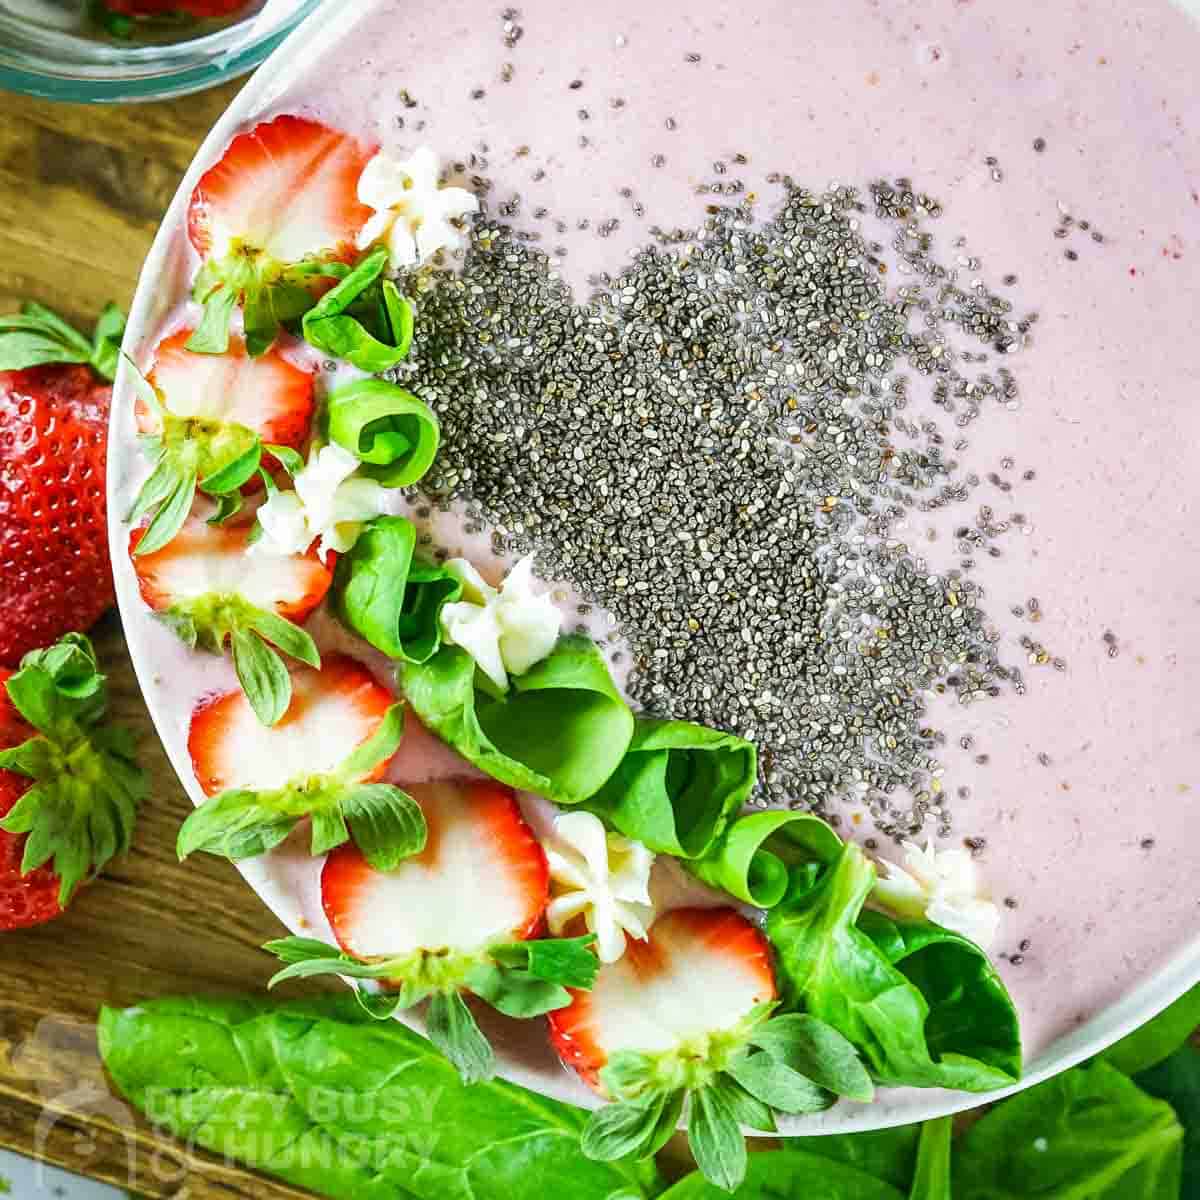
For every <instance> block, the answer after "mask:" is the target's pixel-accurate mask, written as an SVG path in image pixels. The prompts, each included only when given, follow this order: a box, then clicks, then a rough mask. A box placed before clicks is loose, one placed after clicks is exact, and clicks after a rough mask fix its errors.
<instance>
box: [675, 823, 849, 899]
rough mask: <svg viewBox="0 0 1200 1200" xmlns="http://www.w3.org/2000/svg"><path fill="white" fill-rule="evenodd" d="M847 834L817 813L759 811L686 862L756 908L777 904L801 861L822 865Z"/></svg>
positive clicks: (707, 880) (803, 864)
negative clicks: (840, 832) (838, 831)
mask: <svg viewBox="0 0 1200 1200" xmlns="http://www.w3.org/2000/svg"><path fill="white" fill-rule="evenodd" d="M841 848H842V839H841V838H839V837H838V835H837V834H836V833H834V831H833V830H832V829H831V828H830V827H829V826H828V825H826V824H825V822H824V821H822V820H821V819H820V818H819V817H814V816H813V815H812V814H811V813H796V812H753V813H747V814H746V815H745V816H742V817H739V818H737V819H736V820H734V821H733V822H732V823H731V824H730V825H729V826H728V828H727V829H726V830H725V832H724V834H723V835H722V836H721V838H720V839H719V840H718V841H717V843H716V844H715V845H714V846H712V847H710V848H709V850H708V852H707V853H706V854H705V855H704V857H703V858H699V859H695V860H694V861H685V863H684V865H685V866H686V867H687V869H688V870H689V871H691V873H692V874H693V875H695V876H696V877H697V878H698V879H702V880H703V881H704V882H705V883H707V884H709V886H711V887H716V888H721V889H722V890H724V891H726V892H728V893H729V894H730V895H731V896H736V897H737V898H738V899H739V900H741V901H743V902H744V903H746V904H753V905H754V906H755V908H774V907H775V905H777V904H778V903H779V902H780V901H781V900H782V899H783V898H784V895H785V893H786V892H787V890H788V888H789V886H790V885H791V883H792V881H793V874H794V873H795V871H796V868H797V867H800V868H801V869H802V870H803V868H804V867H806V866H808V865H815V866H817V867H821V866H824V865H826V864H827V863H830V862H832V861H833V860H834V859H835V858H837V856H838V854H839V853H840V852H841Z"/></svg>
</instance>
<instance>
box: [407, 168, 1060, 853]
mask: <svg viewBox="0 0 1200 1200" xmlns="http://www.w3.org/2000/svg"><path fill="white" fill-rule="evenodd" d="M653 161H654V163H655V165H659V166H660V165H662V163H663V162H665V159H664V158H663V156H661V155H656V156H655V158H654V160H653ZM784 188H785V193H784V197H783V203H782V205H781V207H780V209H779V211H778V212H777V214H776V216H775V217H774V219H773V220H771V221H770V222H768V223H766V224H763V223H761V222H756V221H755V220H754V213H753V211H752V209H751V207H750V204H749V201H748V200H747V201H746V202H744V203H742V204H740V205H737V206H734V205H727V206H724V207H722V206H713V207H712V208H711V209H710V210H709V212H708V213H707V216H706V219H705V221H704V225H703V230H683V229H678V230H674V231H666V230H662V229H652V230H651V234H652V236H654V237H656V238H657V241H658V244H656V245H652V246H650V247H649V248H646V249H644V250H642V251H640V252H638V253H637V255H636V256H635V258H634V260H633V262H632V264H631V265H630V266H629V267H627V268H626V269H625V270H624V271H623V272H622V273H621V274H620V275H618V276H617V277H615V278H612V277H609V276H607V275H604V276H597V277H594V279H593V280H592V283H593V286H594V287H595V288H596V293H595V294H594V295H593V296H592V297H591V299H590V300H589V301H588V302H586V303H583V304H577V303H576V302H575V301H574V298H573V297H572V295H571V293H570V292H569V290H568V289H567V287H566V286H565V284H563V283H562V282H561V280H559V279H558V278H557V277H556V276H552V275H551V273H550V263H549V260H548V259H547V257H546V255H545V254H544V253H543V252H541V251H539V250H537V249H536V248H535V247H533V246H530V245H528V244H526V243H524V242H522V241H520V240H519V239H518V238H517V237H516V235H514V234H513V233H512V232H511V231H510V230H508V229H507V228H505V227H504V225H503V224H501V223H498V222H497V221H496V220H495V219H494V218H492V217H489V215H488V214H487V212H486V209H485V211H484V213H483V214H482V215H481V217H480V218H479V219H478V221H477V223H476V225H475V228H474V235H473V241H472V246H471V249H470V251H469V252H468V254H467V257H466V260H465V262H464V263H463V266H462V271H461V273H449V272H447V273H444V274H442V275H441V276H439V281H438V285H437V286H436V287H432V288H430V287H426V288H425V289H424V290H423V291H422V292H421V293H420V294H421V297H422V301H421V307H422V311H421V320H420V321H419V322H418V323H417V333H416V338H415V341H414V348H413V355H412V358H411V360H410V363H406V364H405V366H404V367H403V368H402V369H400V373H399V374H398V376H397V377H398V378H399V377H400V375H402V377H403V382H404V385H405V386H406V387H409V388H411V389H412V390H413V391H414V392H416V393H417V394H418V395H420V396H421V397H422V398H423V399H424V400H426V401H427V402H428V403H429V404H431V405H432V406H433V408H434V409H435V410H436V411H437V413H438V415H439V418H440V420H441V423H442V448H441V452H440V454H439V457H438V460H437V463H436V464H435V466H434V469H433V471H432V473H431V475H430V476H429V477H427V480H426V481H425V483H424V485H423V486H424V487H425V488H426V490H427V492H428V494H429V496H430V497H431V499H432V502H433V503H437V504H445V503H446V502H448V501H451V500H461V501H465V502H467V503H468V505H469V506H470V508H471V511H472V512H473V513H474V514H475V517H476V519H477V520H479V521H481V522H484V523H485V524H486V525H487V526H490V528H491V529H492V530H493V531H495V532H494V536H493V542H494V545H495V546H496V547H497V549H498V550H499V551H501V552H504V553H510V554H517V553H526V552H529V551H533V552H536V554H537V557H538V571H539V574H540V575H541V576H542V577H543V578H547V579H554V580H561V581H563V582H564V583H566V582H569V583H571V584H572V585H573V586H574V587H575V589H576V590H577V591H578V592H579V594H580V595H581V596H582V597H583V600H584V602H585V603H586V604H589V605H595V606H596V607H597V608H599V609H601V610H603V611H604V612H606V613H608V614H611V616H612V617H613V618H615V620H616V623H617V625H618V626H619V632H620V634H621V635H622V636H623V638H624V639H625V642H626V648H627V650H628V658H629V663H630V674H629V675H628V677H627V679H626V687H627V689H628V692H629V694H630V697H631V699H632V700H633V702H634V703H635V704H636V705H637V706H638V707H640V708H641V709H643V710H644V711H646V712H648V713H652V714H656V715H669V716H673V717H677V718H681V719H688V720H695V721H700V722H704V723H706V724H709V725H713V726H715V727H718V728H724V729H730V730H733V731H736V732H738V733H740V734H742V735H743V736H746V737H749V738H751V739H753V740H754V741H756V742H757V743H758V744H759V745H760V747H761V748H762V750H763V754H762V767H761V774H760V781H759V782H760V787H759V789H758V792H757V796H756V798H757V800H758V801H760V802H779V803H786V804H788V805H790V806H793V807H797V808H805V809H818V810H821V811H825V810H826V809H827V808H831V807H832V806H833V805H834V804H835V803H836V801H837V798H838V797H840V796H843V795H854V796H856V797H859V798H861V799H862V802H863V803H865V804H866V806H867V807H868V809H869V810H870V812H871V815H872V817H873V819H874V821H875V823H876V826H877V828H878V829H879V831H880V832H881V833H882V834H884V835H885V836H888V837H893V838H899V837H907V836H912V835H914V834H917V833H919V832H920V831H921V830H922V829H923V828H924V827H925V825H926V824H927V822H928V821H931V820H934V818H935V817H936V820H937V828H938V830H939V832H948V831H949V823H948V818H947V817H946V815H945V813H944V812H943V801H944V799H945V796H946V787H945V783H944V781H943V779H942V772H941V766H940V763H939V760H938V758H937V749H938V747H939V746H940V745H941V744H943V743H944V741H945V738H944V735H942V734H941V733H940V732H939V731H937V730H935V729H933V728H932V727H930V726H929V723H928V718H927V713H926V705H927V700H928V697H929V695H930V694H931V693H933V692H935V691H936V692H941V693H948V694H950V695H951V696H953V697H955V698H956V699H957V700H958V702H959V703H960V704H962V705H969V704H972V703H976V702H978V701H980V700H983V699H986V698H988V697H991V696H994V695H998V694H999V693H1000V688H999V686H998V684H999V683H1000V682H1002V681H1009V682H1012V683H1013V686H1014V687H1017V689H1018V690H1022V689H1023V684H1020V677H1019V674H1016V673H1015V672H1013V671H1011V670H1010V669H1009V668H1006V667H1004V666H1002V664H1001V663H1000V661H999V658H998V648H997V643H998V641H999V637H1000V635H999V632H998V631H996V630H994V629H992V628H991V626H990V625H989V624H988V622H987V621H986V618H985V616H984V613H983V611H982V609H981V608H980V603H981V601H982V591H981V589H979V588H978V586H977V585H976V584H974V583H973V582H971V581H970V580H968V579H963V578H961V577H958V576H951V575H947V576H940V575H938V574H936V573H934V572H931V570H930V568H929V567H928V565H927V564H926V563H925V562H924V561H923V560H922V559H921V558H920V555H919V551H916V550H914V549H913V548H912V547H911V546H909V545H908V544H906V543H905V542H904V541H902V540H901V539H900V537H898V536H896V531H895V526H897V525H898V524H899V523H900V522H902V521H904V520H905V519H906V518H908V517H909V516H910V515H911V514H912V513H913V512H914V511H916V510H921V511H932V510H934V509H939V508H942V507H947V506H949V505H952V504H961V503H963V502H964V501H966V500H968V497H969V494H970V489H969V483H968V481H965V480H964V479H963V477H961V476H959V475H958V474H956V471H955V465H954V464H953V463H952V462H950V461H949V460H948V459H947V458H946V457H945V456H944V453H943V449H942V446H943V443H944V441H945V439H944V436H943V434H942V433H941V432H940V431H939V429H938V425H937V422H936V421H933V420H918V419H915V418H910V417H909V416H907V415H906V410H907V409H909V408H910V405H912V404H913V403H914V401H915V398H916V397H915V392H916V388H915V386H914V382H913V380H914V378H916V379H922V378H923V379H926V380H928V381H929V383H930V385H931V386H932V389H933V390H934V392H935V399H936V398H937V396H939V395H940V397H941V398H940V400H938V401H937V409H935V410H934V411H935V412H936V411H938V410H943V411H944V412H947V413H950V414H955V415H956V416H958V417H961V416H963V415H967V414H969V420H971V421H974V420H976V419H980V418H981V416H982V414H983V413H984V411H985V408H987V407H993V408H995V409H999V408H1001V407H1005V406H1007V405H1009V404H1011V403H1012V402H1013V401H1014V399H1015V397H1016V396H1017V393H1018V389H1017V384H1016V381H1015V378H1014V377H1013V376H1012V374H1011V372H1009V371H1008V370H1007V369H1001V370H999V371H995V372H988V371H986V370H971V371H968V370H965V369H964V368H965V367H966V365H967V364H968V363H969V362H974V361H975V360H976V359H977V358H978V359H980V360H984V361H986V358H987V356H986V355H975V356H968V354H967V353H963V352H962V351H960V350H958V349H956V348H955V344H956V342H957V341H963V340H969V341H975V342H978V343H981V344H982V345H983V346H985V347H987V348H989V349H996V350H998V351H999V352H1001V353H1005V354H1009V353H1013V352H1014V351H1016V350H1018V349H1020V347H1021V346H1022V345H1023V343H1024V339H1023V335H1022V334H1021V332H1020V331H1019V330H1018V329H1017V323H1016V322H1014V321H1013V320H1012V319H1011V318H1010V315H1009V314H1010V312H1011V307H1012V306H1011V304H1010V303H1009V302H1008V301H1005V300H1002V299H1000V298H999V297H997V296H996V295H994V294H993V293H992V292H991V291H990V290H989V289H988V288H987V287H986V286H984V285H983V284H982V283H978V284H975V283H972V284H971V285H970V286H960V285H959V284H958V283H957V282H956V278H957V272H956V271H955V270H954V268H949V267H947V266H945V265H944V264H943V263H941V262H939V260H938V259H936V258H935V257H934V253H933V237H932V235H931V234H930V233H929V232H928V231H927V230H926V229H925V227H924V225H923V224H921V217H922V216H923V215H925V216H933V215H934V214H935V213H940V211H941V208H940V205H938V204H937V203H936V201H933V200H932V199H930V198H929V197H924V196H922V197H920V202H918V194H917V193H915V192H914V191H913V189H912V185H911V184H910V183H909V182H908V181H907V180H901V181H897V182H896V183H894V184H891V183H882V182H881V183H876V184H874V185H872V186H871V188H870V190H869V193H868V194H866V195H861V194H860V193H859V192H858V191H857V190H855V189H852V188H849V187H835V188H834V189H832V190H830V191H829V192H827V193H825V194H820V193H814V192H810V191H808V190H806V189H804V188H801V187H799V186H797V185H796V184H794V183H793V182H791V181H785V182H784ZM510 204H511V202H510ZM871 214H873V216H874V218H875V219H876V220H878V221H879V222H881V223H882V225H883V228H884V229H885V230H886V236H887V237H888V238H889V239H890V241H891V246H892V248H893V250H894V251H895V252H896V255H897V257H898V260H899V261H900V262H901V263H903V264H907V266H908V268H909V270H908V271H907V272H905V273H904V274H905V282H904V283H903V284H902V285H901V286H900V287H898V288H897V290H896V291H895V293H894V294H888V293H887V292H885V290H884V287H883V284H882V278H881V276H882V269H883V267H884V265H885V264H884V262H883V261H882V259H881V258H880V254H881V253H882V251H883V250H884V245H883V243H882V242H871V241H870V240H869V239H868V237H867V235H866V234H864V233H863V231H862V229H861V225H862V223H863V219H864V216H868V215H871ZM588 224H589V223H588V222H587V221H586V220H580V221H579V222H578V226H579V228H580V229H585V228H587V227H588ZM615 227H616V219H615V218H610V219H608V220H607V221H605V222H604V223H603V224H601V225H598V226H597V232H598V233H599V234H600V235H601V236H605V234H606V230H607V232H609V233H611V232H612V230H613V229H615ZM970 269H971V270H975V269H977V267H972V268H970ZM1029 323H1032V322H1031V321H1030V322H1029ZM980 512H981V516H980V521H979V522H978V527H977V528H972V527H970V526H969V525H966V524H963V525H962V527H961V529H960V531H959V532H960V535H961V538H962V541H963V544H964V545H969V546H971V547H975V548H978V549H980V550H982V549H983V548H984V547H989V552H990V550H995V547H994V546H992V545H991V543H992V541H993V540H994V539H995V538H996V537H999V536H1001V534H1002V533H1003V532H1004V530H1005V529H1006V528H1007V523H1004V522H998V521H996V520H995V519H994V518H993V515H992V513H991V511H990V510H980ZM1047 659H1048V655H1047ZM614 661H616V659H615V656H614ZM1014 675H1015V676H1016V682H1013V677H1014ZM960 744H962V745H963V747H964V749H966V748H969V747H970V745H971V743H970V741H969V739H968V738H965V737H964V739H963V740H962V742H961V743H960ZM987 761H988V757H987V755H985V754H981V755H978V756H977V758H976V762H978V763H979V764H980V765H983V764H986V762H987ZM968 845H973V847H974V846H977V849H978V850H982V848H983V842H982V840H981V839H978V838H975V839H968Z"/></svg>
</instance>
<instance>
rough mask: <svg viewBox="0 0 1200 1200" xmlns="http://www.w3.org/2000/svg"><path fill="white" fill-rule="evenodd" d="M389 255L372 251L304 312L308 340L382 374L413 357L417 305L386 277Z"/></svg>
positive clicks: (385, 252)
mask: <svg viewBox="0 0 1200 1200" xmlns="http://www.w3.org/2000/svg"><path fill="white" fill-rule="evenodd" d="M387 262H388V251H387V250H386V249H379V250H375V251H372V252H371V253H370V254H369V255H367V257H366V258H364V259H363V260H362V262H360V263H359V264H358V265H357V266H356V267H355V268H354V270H352V271H351V272H350V274H349V275H347V276H346V278H345V279H343V280H342V281H341V283H339V284H338V285H337V287H335V288H333V289H332V290H331V291H329V292H326V294H325V295H324V296H322V297H321V299H320V301H318V303H317V304H316V306H315V307H313V308H311V309H309V311H308V312H306V313H305V314H304V323H303V329H304V340H305V341H306V342H308V344H309V345H310V346H314V347H315V348H316V349H318V350H322V351H324V352H325V353H326V354H332V355H333V356H334V357H336V358H344V359H345V360H346V361H347V362H348V363H350V364H351V365H352V366H355V367H358V368H359V370H362V371H367V372H369V373H370V374H372V375H379V374H382V373H383V372H384V371H389V370H391V368H392V367H395V366H397V365H398V364H399V363H401V362H403V361H404V359H405V358H406V357H407V356H408V351H409V347H410V346H411V345H412V336H413V309H412V305H411V304H410V303H409V302H408V301H407V300H406V299H405V298H404V297H403V296H401V295H400V292H399V291H398V290H397V288H396V285H395V284H394V283H393V282H392V281H391V280H390V279H383V278H382V275H383V270H384V268H385V267H386V266H387Z"/></svg>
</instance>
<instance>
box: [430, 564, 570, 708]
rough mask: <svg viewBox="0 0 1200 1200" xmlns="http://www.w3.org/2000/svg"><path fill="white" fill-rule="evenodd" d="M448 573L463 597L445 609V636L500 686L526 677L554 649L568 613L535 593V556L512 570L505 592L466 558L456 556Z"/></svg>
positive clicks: (506, 579)
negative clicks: (512, 678) (516, 677)
mask: <svg viewBox="0 0 1200 1200" xmlns="http://www.w3.org/2000/svg"><path fill="white" fill-rule="evenodd" d="M446 569H447V570H448V571H450V572H451V574H453V575H455V576H456V577H457V578H458V579H459V580H460V581H461V582H462V585H463V599H462V600H460V601H458V602H457V603H454V604H447V605H446V606H445V607H444V608H443V609H442V632H443V633H444V634H445V636H446V640H447V641H450V642H452V643H453V644H454V645H456V646H461V647H462V648H463V649H464V650H465V651H466V652H467V653H468V654H469V655H470V656H471V657H472V658H473V659H474V660H475V662H476V664H477V665H478V667H479V669H480V670H481V671H483V673H484V674H485V675H486V676H487V677H488V678H489V679H490V680H491V681H492V682H493V683H494V684H495V685H496V686H497V687H498V688H500V689H501V690H503V689H505V688H507V687H508V677H509V675H510V674H511V675H524V674H525V672H526V671H528V670H529V668H530V667H532V666H534V665H535V664H536V663H539V662H541V661H542V659H543V658H545V657H547V655H549V653H550V651H551V650H553V649H554V644H555V642H557V641H558V635H559V632H560V631H561V630H562V613H560V612H559V611H558V609H557V608H556V607H555V605H554V601H553V600H551V599H550V597H549V596H548V595H546V594H545V593H543V592H537V591H535V590H534V581H533V556H532V555H530V556H529V557H528V558H523V559H521V561H520V562H519V563H517V565H516V566H515V567H513V569H512V570H511V571H509V573H508V576H507V577H506V578H505V580H504V582H503V583H502V584H501V585H500V589H499V591H497V590H496V589H495V588H494V587H492V586H491V584H489V583H488V582H487V580H485V579H484V578H483V576H482V575H480V574H479V572H478V571H477V570H476V569H475V568H474V567H473V566H472V565H471V564H470V563H469V562H467V560H466V559H465V558H452V559H451V560H450V561H449V562H448V563H446Z"/></svg>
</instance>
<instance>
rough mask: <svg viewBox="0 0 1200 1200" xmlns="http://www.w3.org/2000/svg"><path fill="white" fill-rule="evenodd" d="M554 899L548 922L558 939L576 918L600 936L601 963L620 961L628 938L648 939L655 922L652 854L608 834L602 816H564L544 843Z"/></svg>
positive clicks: (574, 814) (598, 942) (547, 917)
mask: <svg viewBox="0 0 1200 1200" xmlns="http://www.w3.org/2000/svg"><path fill="white" fill-rule="evenodd" d="M545 849H546V859H547V861H548V862H549V863H550V883H551V887H552V889H553V892H554V898H553V899H552V900H551V901H550V907H549V908H548V909H546V921H547V924H549V926H550V932H551V933H553V934H554V935H555V936H556V937H557V936H558V935H560V934H561V933H562V932H563V930H564V929H566V927H567V926H568V925H569V924H570V923H571V922H572V921H574V920H575V919H576V918H577V917H583V919H584V922H585V924H586V925H587V928H588V932H589V933H594V934H595V935H596V952H597V954H598V955H599V956H600V961H601V962H605V963H611V962H616V961H617V959H619V958H620V957H621V955H622V954H624V953H625V938H626V935H627V934H628V935H629V936H631V937H635V938H640V939H642V940H643V941H644V940H645V938H646V930H647V929H648V927H649V925H650V923H651V922H652V921H653V920H654V905H653V903H652V902H651V900H650V867H651V866H652V865H653V863H654V855H653V854H652V853H651V852H650V851H649V850H647V849H646V847H645V846H643V845H642V843H641V842H631V841H630V840H629V839H628V838H623V837H621V836H620V835H619V834H616V833H607V832H606V831H605V828H604V823H603V822H602V821H601V820H600V818H599V817H597V816H594V815H593V814H592V813H587V812H571V813H563V815H562V816H560V817H557V818H556V819H555V821H554V837H553V838H552V839H550V840H549V841H548V842H547V843H546V847H545Z"/></svg>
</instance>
